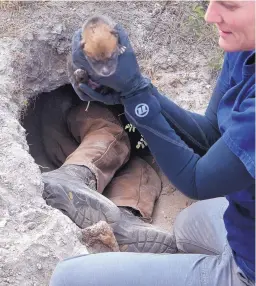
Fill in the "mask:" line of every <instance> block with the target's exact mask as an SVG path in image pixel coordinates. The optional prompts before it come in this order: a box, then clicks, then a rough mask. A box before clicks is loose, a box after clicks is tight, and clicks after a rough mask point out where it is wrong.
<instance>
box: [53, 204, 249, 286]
mask: <svg viewBox="0 0 256 286" xmlns="http://www.w3.org/2000/svg"><path fill="white" fill-rule="evenodd" d="M226 207H227V200H226V199H225V198H216V199H211V200H205V201H200V202H197V203H195V204H193V205H191V206H190V207H188V208H187V209H185V210H183V211H182V212H181V213H180V214H179V215H178V217H177V219H176V222H175V225H174V234H175V238H176V243H177V247H178V249H179V251H180V252H185V253H186V254H180V253H179V254H139V253H99V254H90V255H82V256H78V257H73V258H69V259H66V260H64V261H62V262H60V263H59V264H58V265H57V267H56V269H55V271H54V273H53V275H52V278H51V282H50V286H85V285H91V286H115V285H116V286H131V285H136V286H139V285H141V286H142V285H143V286H145V285H147V286H172V285H173V286H176V285H177V286H185V285H186V286H187V285H191V286H197V285H207V286H231V285H232V286H242V285H253V283H252V282H250V281H249V280H248V279H247V278H246V277H245V275H244V274H243V272H242V270H240V269H239V268H238V266H237V265H236V263H235V261H234V258H233V255H232V251H231V249H230V247H229V245H228V242H227V239H226V230H225V226H224V222H223V213H224V211H225V209H226Z"/></svg>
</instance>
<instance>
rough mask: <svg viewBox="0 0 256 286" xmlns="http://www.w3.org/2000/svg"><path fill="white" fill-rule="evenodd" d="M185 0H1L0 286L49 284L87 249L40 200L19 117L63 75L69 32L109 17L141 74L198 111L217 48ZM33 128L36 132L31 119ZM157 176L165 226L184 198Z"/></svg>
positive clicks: (158, 213) (158, 219) (159, 219)
mask: <svg viewBox="0 0 256 286" xmlns="http://www.w3.org/2000/svg"><path fill="white" fill-rule="evenodd" d="M191 5H194V3H189V2H173V1H171V2H127V3H126V2H109V3H106V2H69V1H67V2H61V1H45V2H36V1H35V2H25V3H22V4H17V5H16V4H13V5H11V4H9V5H8V4H6V5H3V4H2V2H1V5H0V18H1V25H0V128H1V130H0V285H1V286H2V285H3V286H7V285H14V286H15V285H19V286H24V285H26V286H30V285H34V286H36V285H40V286H42V285H48V281H49V277H50V275H51V272H52V270H53V269H54V267H55V265H56V263H57V262H58V261H59V260H61V259H63V258H65V257H69V256H72V255H75V254H81V253H85V252H86V249H85V247H84V246H83V245H82V244H81V243H80V242H79V240H78V239H77V228H76V226H75V225H74V224H73V223H71V221H70V220H69V219H68V218H66V217H65V216H64V215H62V214H61V213H60V212H59V211H57V210H53V209H52V208H50V207H48V206H46V205H45V203H44V200H43V199H42V198H41V193H42V187H43V186H42V181H41V172H40V168H39V166H38V165H37V164H36V163H35V162H34V159H33V157H32V156H31V155H30V154H29V145H28V143H27V141H26V137H29V134H28V131H27V130H25V129H24V128H23V127H22V126H21V124H20V122H21V121H22V120H23V119H24V117H25V116H26V109H27V106H28V105H29V102H30V103H31V102H33V101H35V100H36V98H38V95H39V94H41V93H43V92H49V91H52V90H54V89H56V88H58V87H60V86H63V85H64V84H66V83H67V82H68V81H67V75H66V70H65V67H66V56H67V54H68V52H69V51H70V42H71V37H72V34H73V32H74V31H75V30H76V29H77V28H78V27H79V26H80V25H81V24H82V22H83V21H84V19H86V18H87V17H88V16H89V15H91V14H93V13H95V12H97V13H104V14H107V15H109V16H112V17H113V18H114V19H115V20H116V21H119V22H120V23H122V24H123V25H124V27H125V28H126V29H127V30H128V31H129V34H130V37H131V41H132V43H133V46H134V49H135V51H136V53H137V55H138V60H139V63H140V65H141V68H142V70H143V72H144V73H145V74H147V75H149V76H150V77H151V78H152V80H153V81H154V83H155V84H156V85H157V86H158V87H159V88H160V89H161V90H162V91H163V92H164V93H166V94H167V95H168V96H169V97H170V98H172V99H173V100H174V101H175V102H176V103H178V104H179V105H181V106H183V107H184V108H187V109H190V110H193V111H196V112H199V113H203V112H204V110H205V108H206V105H207V102H208V100H209V97H210V94H211V89H212V84H213V83H214V81H215V76H214V74H213V73H212V70H211V68H210V65H209V61H210V60H212V59H214V58H215V57H216V54H217V51H216V49H214V48H213V40H214V37H213V36H212V34H211V31H210V30H209V28H207V27H206V28H202V29H200V32H198V28H197V26H196V25H198V22H197V20H196V17H195V15H194V14H193V12H192V11H193V9H192V8H191ZM191 15H192V16H191ZM193 15H194V16H193ZM191 17H192V18H191ZM193 17H194V18H193ZM199 24H200V23H199ZM33 125H34V129H35V126H36V122H33ZM30 147H31V146H30ZM31 148H32V147H31ZM33 148H39V147H38V145H37V146H33ZM33 148H32V149H33ZM163 181H164V188H163V192H162V195H161V197H160V199H159V201H158V203H157V206H156V209H155V215H154V218H155V221H154V223H155V224H158V225H160V226H162V227H164V228H166V229H171V227H172V224H173V221H174V218H175V216H176V215H177V213H178V212H179V211H180V210H181V209H183V208H184V207H186V206H187V205H189V204H190V203H191V201H190V200H187V199H186V198H185V197H184V196H183V195H182V194H180V192H179V191H177V190H175V189H173V187H172V186H171V185H170V184H169V183H168V182H167V181H166V179H163Z"/></svg>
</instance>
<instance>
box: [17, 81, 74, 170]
mask: <svg viewBox="0 0 256 286" xmlns="http://www.w3.org/2000/svg"><path fill="white" fill-rule="evenodd" d="M77 104H79V100H78V98H77V95H76V94H75V92H74V91H73V88H72V86H71V85H69V84H68V85H64V86H62V87H59V88H57V89H56V90H53V91H51V92H44V93H41V94H39V95H37V96H36V98H32V99H31V100H30V101H29V102H28V105H27V107H26V110H24V112H23V116H22V118H21V125H22V126H23V127H24V128H25V129H26V139H27V142H28V145H29V153H30V154H31V156H32V157H33V158H34V160H35V163H36V164H37V165H39V167H40V169H41V172H48V171H51V170H54V169H56V168H58V167H59V166H57V165H55V164H53V163H52V162H51V160H50V159H49V157H48V156H47V152H46V150H45V145H44V140H45V138H44V134H45V133H44V132H43V128H42V125H43V124H47V125H48V126H50V127H51V123H52V124H55V123H56V120H58V119H59V120H63V119H64V118H63V116H64V113H65V111H66V110H67V109H68V108H69V107H70V106H75V105H77ZM64 120H65V119H64ZM53 127H54V126H53Z"/></svg>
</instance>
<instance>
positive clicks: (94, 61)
mask: <svg viewBox="0 0 256 286" xmlns="http://www.w3.org/2000/svg"><path fill="white" fill-rule="evenodd" d="M86 59H87V61H88V62H89V64H90V66H91V68H92V69H93V71H94V72H95V73H97V75H99V76H103V77H108V76H110V75H112V74H113V73H115V71H116V68H117V63H118V51H114V52H113V53H112V54H111V55H110V54H109V56H108V57H101V58H97V57H93V56H91V57H90V56H89V55H86Z"/></svg>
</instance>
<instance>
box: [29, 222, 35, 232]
mask: <svg viewBox="0 0 256 286" xmlns="http://www.w3.org/2000/svg"><path fill="white" fill-rule="evenodd" d="M35 227H36V223H35V222H30V223H28V225H27V228H28V229H29V230H32V229H34V228H35Z"/></svg>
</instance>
